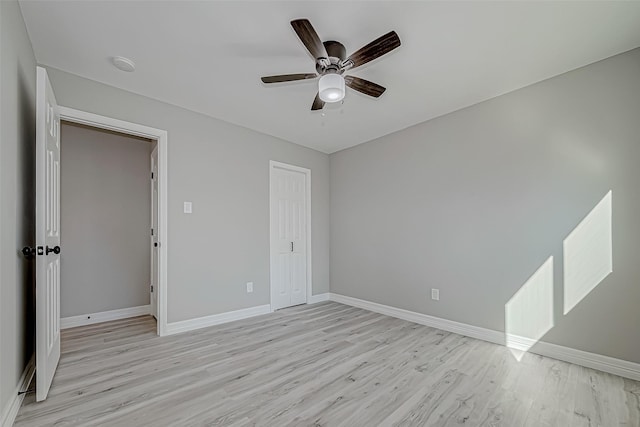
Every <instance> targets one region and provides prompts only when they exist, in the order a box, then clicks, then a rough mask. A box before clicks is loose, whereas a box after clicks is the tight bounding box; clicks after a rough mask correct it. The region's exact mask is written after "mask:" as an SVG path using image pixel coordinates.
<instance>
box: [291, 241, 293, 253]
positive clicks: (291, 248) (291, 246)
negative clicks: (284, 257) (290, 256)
mask: <svg viewBox="0 0 640 427" xmlns="http://www.w3.org/2000/svg"><path fill="white" fill-rule="evenodd" d="M291 252H293V242H291Z"/></svg>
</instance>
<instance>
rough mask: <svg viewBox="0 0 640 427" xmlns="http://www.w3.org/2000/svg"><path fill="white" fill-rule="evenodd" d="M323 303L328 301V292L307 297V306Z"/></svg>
mask: <svg viewBox="0 0 640 427" xmlns="http://www.w3.org/2000/svg"><path fill="white" fill-rule="evenodd" d="M323 301H329V292H326V293H324V294H318V295H309V296H308V297H307V304H316V303H319V302H323Z"/></svg>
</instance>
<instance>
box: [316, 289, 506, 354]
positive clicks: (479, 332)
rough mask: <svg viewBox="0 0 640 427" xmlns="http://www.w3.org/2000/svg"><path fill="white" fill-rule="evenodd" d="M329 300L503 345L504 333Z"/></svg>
mask: <svg viewBox="0 0 640 427" xmlns="http://www.w3.org/2000/svg"><path fill="white" fill-rule="evenodd" d="M329 299H330V300H331V301H335V302H339V303H342V304H347V305H351V306H353V307H358V308H364V309H365V310H369V311H375V312H376V313H380V314H385V315H387V316H391V317H397V318H398V319H403V320H408V321H409V322H414V323H419V324H421V325H426V326H431V327H432V328H437V329H442V330H443V331H449V332H455V333H456V334H460V335H464V336H467V337H471V338H477V339H479V340H483V341H489V342H492V343H495V344H501V345H504V343H505V341H504V333H502V332H498V331H493V330H491V329H485V328H480V327H478V326H471V325H468V324H466V323H459V322H454V321H453V320H446V319H441V318H439V317H434V316H429V315H428V314H422V313H416V312H415V311H409V310H403V309H401V308H396V307H391V306H388V305H384V304H378V303H375V302H371V301H366V300H362V299H358V298H353V297H347V296H344V295H339V294H334V293H331V294H330V297H329Z"/></svg>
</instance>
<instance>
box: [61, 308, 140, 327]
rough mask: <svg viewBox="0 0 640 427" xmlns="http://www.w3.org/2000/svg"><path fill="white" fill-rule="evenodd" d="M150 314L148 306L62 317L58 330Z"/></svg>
mask: <svg viewBox="0 0 640 427" xmlns="http://www.w3.org/2000/svg"><path fill="white" fill-rule="evenodd" d="M150 312H151V306H150V305H140V306H138V307H128V308H120V309H118V310H109V311H101V312H99V313H88V314H80V315H78V316H70V317H63V318H62V319H60V329H69V328H75V327H76V326H86V325H93V324H94V323H102V322H108V321H110V320H120V319H128V318H129V317H136V316H144V315H145V314H149V313H150Z"/></svg>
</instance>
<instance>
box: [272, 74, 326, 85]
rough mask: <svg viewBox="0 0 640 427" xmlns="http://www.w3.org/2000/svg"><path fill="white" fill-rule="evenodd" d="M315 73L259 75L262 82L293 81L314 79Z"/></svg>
mask: <svg viewBox="0 0 640 427" xmlns="http://www.w3.org/2000/svg"><path fill="white" fill-rule="evenodd" d="M316 77H318V75H317V74H281V75H279V76H266V77H261V78H260V79H261V80H262V83H282V82H293V81H295V80H306V79H315V78H316Z"/></svg>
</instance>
